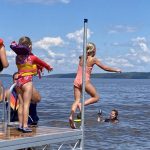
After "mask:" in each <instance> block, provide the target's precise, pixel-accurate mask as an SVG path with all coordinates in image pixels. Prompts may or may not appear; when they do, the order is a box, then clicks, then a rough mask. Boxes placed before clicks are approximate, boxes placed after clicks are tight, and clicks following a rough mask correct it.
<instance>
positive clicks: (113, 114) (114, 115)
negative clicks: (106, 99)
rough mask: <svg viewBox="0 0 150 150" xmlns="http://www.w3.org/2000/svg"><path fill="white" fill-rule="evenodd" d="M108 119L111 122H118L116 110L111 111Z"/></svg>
mask: <svg viewBox="0 0 150 150" xmlns="http://www.w3.org/2000/svg"><path fill="white" fill-rule="evenodd" d="M110 119H111V120H118V110H116V109H113V110H112V111H111V113H110Z"/></svg>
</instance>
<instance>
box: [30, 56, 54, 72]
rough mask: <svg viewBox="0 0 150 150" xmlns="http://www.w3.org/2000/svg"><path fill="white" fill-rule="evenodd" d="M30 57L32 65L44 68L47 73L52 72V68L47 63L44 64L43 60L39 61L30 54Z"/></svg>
mask: <svg viewBox="0 0 150 150" xmlns="http://www.w3.org/2000/svg"><path fill="white" fill-rule="evenodd" d="M30 57H31V59H32V62H33V63H35V64H37V65H39V66H41V67H44V68H46V69H47V70H48V71H51V70H53V67H52V66H50V65H48V64H47V63H45V62H44V61H43V60H41V59H39V58H38V57H36V56H35V55H33V54H32V55H30Z"/></svg>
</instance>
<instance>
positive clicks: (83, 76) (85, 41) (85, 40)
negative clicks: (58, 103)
mask: <svg viewBox="0 0 150 150" xmlns="http://www.w3.org/2000/svg"><path fill="white" fill-rule="evenodd" d="M87 23H88V19H84V34H83V67H82V105H81V108H82V115H81V118H82V122H81V130H82V140H81V149H82V150H84V101H85V100H84V99H85V80H86V79H85V73H86V46H87Z"/></svg>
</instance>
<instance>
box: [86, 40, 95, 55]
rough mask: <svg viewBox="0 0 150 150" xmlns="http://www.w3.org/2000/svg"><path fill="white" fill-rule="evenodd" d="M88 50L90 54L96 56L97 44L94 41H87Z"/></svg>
mask: <svg viewBox="0 0 150 150" xmlns="http://www.w3.org/2000/svg"><path fill="white" fill-rule="evenodd" d="M86 52H87V55H88V56H92V57H94V56H95V53H96V46H95V44H94V43H92V42H89V43H87V46H86Z"/></svg>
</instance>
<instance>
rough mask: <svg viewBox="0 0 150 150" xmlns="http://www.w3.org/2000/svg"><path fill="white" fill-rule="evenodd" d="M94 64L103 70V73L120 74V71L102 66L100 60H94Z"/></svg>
mask: <svg viewBox="0 0 150 150" xmlns="http://www.w3.org/2000/svg"><path fill="white" fill-rule="evenodd" d="M94 64H96V65H97V66H98V67H100V68H101V69H103V70H105V71H109V72H119V73H121V70H120V69H115V68H111V67H109V66H106V65H104V64H102V63H101V61H100V60H98V59H97V58H94Z"/></svg>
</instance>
